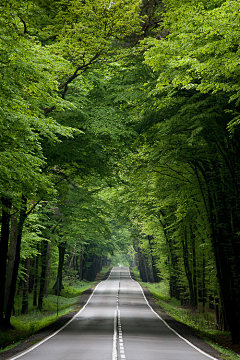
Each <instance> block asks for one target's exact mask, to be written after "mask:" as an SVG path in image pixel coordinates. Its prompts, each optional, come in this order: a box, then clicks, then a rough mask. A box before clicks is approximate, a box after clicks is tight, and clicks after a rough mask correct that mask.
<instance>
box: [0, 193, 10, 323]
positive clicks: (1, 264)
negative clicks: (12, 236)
mask: <svg viewBox="0 0 240 360" xmlns="http://www.w3.org/2000/svg"><path fill="white" fill-rule="evenodd" d="M1 201H2V226H1V241H0V289H1V291H2V293H1V296H0V326H2V325H3V318H4V297H5V282H6V265H7V253H8V238H9V223H10V217H11V215H10V211H11V206H12V201H11V199H9V198H5V197H2V199H1Z"/></svg>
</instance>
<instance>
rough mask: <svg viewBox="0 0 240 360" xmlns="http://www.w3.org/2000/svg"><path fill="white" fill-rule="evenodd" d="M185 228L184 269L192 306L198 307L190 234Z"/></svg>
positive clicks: (183, 240) (183, 245)
mask: <svg viewBox="0 0 240 360" xmlns="http://www.w3.org/2000/svg"><path fill="white" fill-rule="evenodd" d="M184 230H185V231H184V236H183V238H182V249H183V260H184V269H185V274H186V277H187V280H188V288H189V295H190V299H189V301H190V306H191V307H192V308H196V302H195V298H194V285H193V277H192V272H191V269H190V264H189V250H188V236H187V227H186V226H185V229H184Z"/></svg>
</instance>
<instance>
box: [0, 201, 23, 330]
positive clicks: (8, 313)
mask: <svg viewBox="0 0 240 360" xmlns="http://www.w3.org/2000/svg"><path fill="white" fill-rule="evenodd" d="M26 217H27V198H26V197H25V196H24V195H22V203H21V210H20V218H19V223H18V234H17V246H16V256H15V262H14V267H13V276H12V282H11V287H10V292H9V299H8V303H7V308H6V314H5V319H4V322H5V325H6V326H7V327H11V324H10V318H11V313H12V309H13V305H14V296H15V291H16V283H17V276H18V268H19V263H20V251H21V241H22V231H23V225H24V221H25V220H26Z"/></svg>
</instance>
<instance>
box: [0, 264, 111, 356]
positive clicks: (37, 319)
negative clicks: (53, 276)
mask: <svg viewBox="0 0 240 360" xmlns="http://www.w3.org/2000/svg"><path fill="white" fill-rule="evenodd" d="M108 270H109V267H104V268H103V269H102V270H101V272H100V273H99V274H98V275H97V281H98V282H99V281H101V280H102V278H103V277H104V275H105V274H106V273H107V271H108ZM95 284H96V282H88V281H85V280H83V281H79V280H73V279H69V278H65V279H64V280H63V285H64V289H63V290H62V291H61V296H59V298H58V316H57V296H56V295H55V294H54V290H52V287H53V285H54V281H51V282H50V284H49V291H48V293H49V295H48V296H47V297H46V298H44V300H43V309H42V310H41V311H40V310H38V309H37V307H36V306H33V305H32V303H33V295H32V294H29V313H28V314H21V305H22V295H21V294H20V295H17V296H16V297H15V315H14V316H12V317H11V324H12V325H13V327H14V329H10V330H5V331H3V330H0V353H1V352H3V351H5V350H8V349H10V348H12V347H13V346H16V345H17V344H18V343H20V342H23V341H24V340H25V339H27V338H28V337H30V336H31V335H33V334H35V333H37V332H39V331H40V330H41V329H43V328H45V327H46V326H48V325H50V324H52V323H53V322H54V321H56V320H57V319H58V318H59V317H61V316H63V315H65V314H68V313H70V312H72V311H74V310H75V309H76V307H77V303H78V300H79V297H80V296H81V294H82V293H83V292H84V291H86V290H88V289H90V288H91V287H93V286H94V285H95ZM79 309H80V307H79Z"/></svg>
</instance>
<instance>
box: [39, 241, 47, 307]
mask: <svg viewBox="0 0 240 360" xmlns="http://www.w3.org/2000/svg"><path fill="white" fill-rule="evenodd" d="M47 248H48V241H47V240H43V241H42V251H41V254H42V255H41V267H42V271H41V277H40V285H39V294H38V309H39V310H42V307H43V297H44V288H45V282H46V272H47V263H46V258H47Z"/></svg>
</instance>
